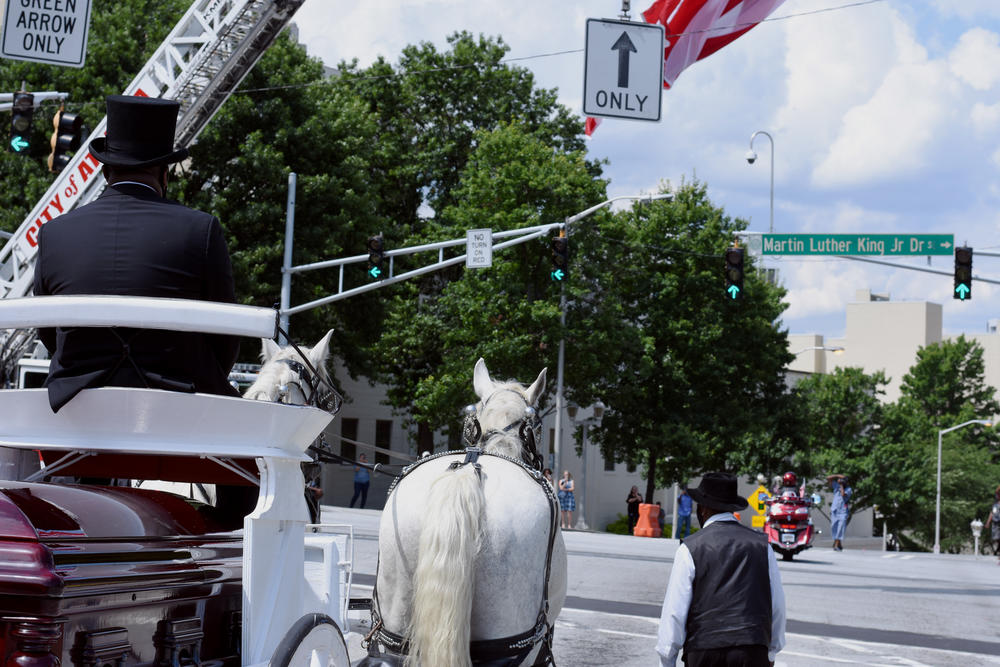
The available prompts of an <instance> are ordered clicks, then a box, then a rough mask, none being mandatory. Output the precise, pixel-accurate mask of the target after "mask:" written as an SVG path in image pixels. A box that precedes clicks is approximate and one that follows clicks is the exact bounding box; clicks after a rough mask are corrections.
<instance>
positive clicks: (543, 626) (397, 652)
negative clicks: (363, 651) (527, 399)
mask: <svg viewBox="0 0 1000 667" xmlns="http://www.w3.org/2000/svg"><path fill="white" fill-rule="evenodd" d="M516 424H521V422H515V425H516ZM477 426H478V422H477ZM510 428H512V427H511V426H508V427H507V428H506V429H504V430H510ZM522 430H523V426H522ZM526 444H527V443H526ZM456 453H459V452H455V451H451V452H440V453H438V454H434V455H432V456H427V457H424V458H422V459H420V460H419V461H417V462H415V463H413V464H412V465H410V466H408V467H407V468H405V469H404V470H403V472H402V474H400V475H399V476H398V477H397V478H396V479H395V480H393V483H392V485H391V486H390V487H389V492H388V494H387V495H388V496H391V495H392V492H393V491H394V490H395V488H396V486H397V485H398V484H399V482H400V480H402V479H403V478H404V477H406V475H408V474H409V473H411V472H412V471H413V470H414V469H415V468H416V467H417V466H420V465H423V464H424V463H426V462H428V461H431V460H433V459H438V458H441V457H442V456H451V455H454V454H456ZM483 456H492V457H495V458H498V459H503V460H505V461H509V462H511V463H513V464H515V465H517V466H518V467H520V468H521V470H523V471H524V472H525V474H527V475H528V476H529V477H530V478H531V479H532V480H534V481H535V482H536V483H537V484H538V485H539V486H540V487H541V488H542V491H543V492H544V493H545V496H546V498H547V499H548V501H549V540H548V546H547V548H546V552H545V578H544V580H543V581H542V600H541V605H540V608H539V611H538V616H537V618H536V619H535V625H534V626H533V627H532V628H531V629H530V630H527V631H525V632H522V633H521V634H518V635H514V636H511V637H502V638H499V639H477V640H473V641H471V642H469V655H470V657H471V659H472V664H473V665H474V666H475V667H515V666H516V665H520V664H521V663H522V662H523V661H524V660H525V658H527V657H528V655H529V654H530V653H531V651H532V650H533V649H534V648H535V646H536V645H538V644H542V648H541V650H540V651H539V653H538V656H537V657H536V659H535V661H534V663H533V665H532V667H544V666H546V665H548V666H552V667H554V666H555V659H554V657H553V655H552V633H553V630H554V628H553V627H552V626H550V625H549V624H548V619H547V615H548V611H549V576H550V575H551V573H552V550H553V547H554V546H555V538H556V529H557V525H558V524H557V521H558V518H559V517H558V512H557V511H556V507H557V506H558V501H557V499H556V496H555V492H554V491H553V490H552V485H551V484H549V483H548V481H547V480H546V479H545V478H544V477H543V476H542V473H541V471H540V470H538V469H536V468H533V467H531V466H529V465H528V464H526V463H524V462H523V461H520V460H518V459H515V458H512V457H509V456H504V455H503V454H492V453H488V452H484V451H482V450H481V449H480V448H478V447H468V448H467V449H466V450H465V460H464V461H455V462H453V463H452V464H451V465H450V466H448V468H449V470H456V469H458V468H461V467H464V466H466V465H471V466H472V467H473V469H474V470H475V471H476V475H477V477H478V478H479V479H480V481H481V480H482V465H481V464H480V463H479V459H480V457H483ZM375 579H376V582H377V581H378V571H377V569H376V574H375ZM362 646H364V647H366V648H368V657H367V658H366V659H365V660H364V661H362V662H361V667H401V666H402V665H403V663H404V661H405V659H406V656H407V654H408V653H409V642H408V641H407V640H406V637H403V636H402V635H399V634H396V633H395V632H392V631H391V630H387V629H386V628H385V626H384V625H383V623H382V617H381V615H380V613H379V604H378V585H377V583H376V587H375V588H374V589H373V590H372V630H371V632H369V633H368V636H367V637H365V640H364V641H363V642H362Z"/></svg>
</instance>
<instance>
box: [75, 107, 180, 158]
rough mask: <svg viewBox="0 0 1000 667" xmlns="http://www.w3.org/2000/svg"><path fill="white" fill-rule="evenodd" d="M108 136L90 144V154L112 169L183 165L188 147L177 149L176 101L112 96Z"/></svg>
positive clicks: (177, 108)
mask: <svg viewBox="0 0 1000 667" xmlns="http://www.w3.org/2000/svg"><path fill="white" fill-rule="evenodd" d="M107 104H108V128H107V136H106V137H98V138H97V139H94V140H93V141H91V142H90V152H91V153H92V154H93V156H94V157H96V158H97V159H98V160H100V161H101V162H103V163H104V164H106V165H109V166H112V167H151V166H153V165H158V164H170V163H171V162H180V161H181V160H183V159H184V158H186V157H187V155H188V151H187V149H186V148H175V147H174V130H175V129H176V127H177V112H178V111H179V110H180V108H181V105H180V104H179V103H177V102H175V101H173V100H164V99H159V98H152V97H132V96H129V95H109V96H108V100H107Z"/></svg>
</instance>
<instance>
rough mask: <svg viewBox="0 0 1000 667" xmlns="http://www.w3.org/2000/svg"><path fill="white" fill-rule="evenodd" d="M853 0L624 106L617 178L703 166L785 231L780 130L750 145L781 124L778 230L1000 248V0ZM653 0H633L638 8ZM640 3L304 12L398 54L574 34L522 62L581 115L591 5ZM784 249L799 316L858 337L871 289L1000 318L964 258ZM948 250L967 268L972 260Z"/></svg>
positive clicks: (614, 163)
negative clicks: (646, 116)
mask: <svg viewBox="0 0 1000 667" xmlns="http://www.w3.org/2000/svg"><path fill="white" fill-rule="evenodd" d="M851 1H852V0H786V2H785V3H784V5H782V6H781V7H780V8H779V9H778V10H777V11H776V12H775V13H774V14H773V15H772V18H780V17H788V18H787V19H784V20H773V21H768V22H766V23H762V24H761V25H758V26H757V27H756V28H754V29H753V30H751V31H750V32H749V33H748V34H746V35H744V36H743V37H741V38H740V39H739V40H737V41H736V42H734V43H733V44H731V45H730V46H728V47H726V48H725V49H723V50H721V51H719V52H718V53H716V54H714V55H713V56H711V57H709V58H707V59H705V60H703V61H701V62H699V63H696V64H694V65H693V66H691V67H690V68H689V69H687V70H686V71H684V72H683V73H682V74H681V75H680V77H679V78H678V79H677V81H676V82H675V84H674V86H673V88H671V89H670V90H665V91H663V98H662V102H663V116H662V119H661V120H660V121H659V122H655V123H654V122H642V121H628V120H616V119H608V120H605V121H604V122H603V124H602V125H601V126H600V127H599V128H598V129H597V132H596V133H595V135H594V138H593V139H592V140H591V141H590V143H589V145H588V148H589V153H590V156H591V157H592V158H605V159H607V160H608V161H609V164H608V165H607V166H606V168H605V175H606V176H607V177H608V178H610V179H611V184H610V186H609V193H610V195H611V196H617V195H628V194H636V193H639V192H648V191H651V190H654V189H656V187H657V185H658V184H659V183H660V182H663V181H667V182H670V183H679V182H680V181H681V180H682V179H686V180H690V179H691V178H692V177H697V178H698V179H699V180H701V181H703V182H705V183H706V184H707V185H708V188H709V193H710V196H711V198H712V200H713V201H714V202H715V203H716V204H717V205H720V206H722V207H724V208H725V209H726V212H727V213H728V214H729V215H731V216H734V217H741V218H746V219H749V220H750V230H751V231H756V232H766V231H767V230H768V223H769V212H768V203H769V190H770V164H769V163H770V146H769V145H768V142H767V139H766V138H765V137H758V138H757V140H756V141H755V142H754V148H755V149H756V151H757V153H758V155H759V158H758V160H757V162H756V163H755V164H754V165H752V166H751V165H749V164H747V162H746V160H745V154H746V152H747V149H748V147H749V145H748V144H749V139H750V135H751V134H752V133H753V132H754V131H756V130H764V131H767V132H768V133H770V134H771V135H772V136H773V137H774V206H775V212H774V227H775V232H785V233H810V232H812V233H824V232H830V233H833V232H837V233H854V232H857V233H868V234H876V233H882V234H887V233H903V234H906V233H938V234H954V235H955V240H956V242H957V243H959V244H961V243H968V244H969V245H971V246H973V247H974V248H975V249H977V250H983V251H991V252H996V253H1000V234H998V232H1000V2H998V1H997V0H884V1H880V2H874V3H871V4H867V5H862V6H854V7H845V8H842V9H836V10H833V11H818V12H817V10H824V9H828V8H829V9H832V8H837V7H841V6H843V5H846V4H851ZM650 4H652V0H648V1H646V0H641V1H639V2H633V3H632V18H633V20H639V19H640V13H641V11H642V10H644V9H646V8H647V7H648V6H649V5H650ZM620 7H621V3H620V1H615V0H601V1H600V2H597V1H596V0H576V1H575V2H552V1H548V2H546V1H543V2H538V1H537V0H532V1H527V0H507V1H506V2H503V3H481V2H471V1H469V0H370V1H368V2H363V3H340V2H338V3H333V2H330V1H329V0H306V3H305V4H304V6H303V7H302V9H300V10H299V13H298V15H297V17H296V23H297V24H298V26H299V30H300V38H301V40H302V41H303V42H304V43H305V44H306V46H307V48H308V49H309V52H310V54H311V55H314V56H317V57H319V58H322V59H323V60H324V62H326V63H327V64H328V65H331V66H333V65H336V63H337V62H339V61H340V60H344V59H347V60H349V59H351V58H357V59H358V60H359V62H360V63H361V64H362V65H366V64H368V63H370V62H372V61H373V60H374V59H375V58H376V57H377V56H378V55H383V56H385V57H386V58H387V59H388V60H390V61H391V62H395V61H396V60H397V58H398V55H399V52H400V50H401V49H402V48H403V47H404V46H405V45H407V44H411V43H416V42H420V41H430V42H433V43H435V44H437V45H438V46H439V48H444V47H445V45H446V41H445V38H446V36H447V35H449V34H451V33H453V32H454V31H456V30H468V31H470V32H472V33H474V34H479V33H482V34H487V35H500V36H502V37H503V39H504V41H505V42H506V43H507V44H508V45H509V46H510V47H511V50H510V53H509V57H510V58H526V57H530V56H541V55H543V54H550V53H554V52H564V51H570V52H571V53H564V54H562V55H553V56H547V57H537V58H530V59H528V60H523V61H519V62H518V64H520V65H522V66H525V67H528V68H529V69H531V70H532V71H533V72H534V73H535V75H536V79H537V82H538V84H539V85H540V86H543V87H546V88H556V89H558V91H559V96H560V100H561V102H562V103H563V104H565V105H566V106H567V107H569V108H570V109H571V110H573V111H575V112H577V113H580V112H581V109H582V94H583V53H582V49H583V45H584V34H585V24H586V20H587V19H588V18H615V17H617V15H618V14H619V13H620ZM807 12H815V13H811V14H805V13H807ZM802 14H805V15H802ZM794 15H799V16H794ZM595 203H596V202H595ZM893 261H897V260H893ZM898 261H900V263H905V262H909V263H911V264H914V265H917V266H923V267H926V266H928V260H927V259H926V258H923V257H921V258H913V259H909V260H898ZM765 264H766V265H767V266H773V267H776V268H778V269H779V272H780V277H781V281H782V283H783V284H784V285H785V287H786V288H787V289H788V291H789V293H788V297H787V301H788V303H789V308H788V310H787V311H786V312H785V315H784V318H783V321H784V324H785V325H786V327H787V328H788V329H789V331H790V332H792V333H820V334H824V335H826V336H831V337H835V336H839V335H842V334H843V328H844V307H845V305H846V304H847V303H849V302H851V301H853V300H854V295H855V291H856V290H858V289H871V290H872V291H873V292H876V293H890V294H891V295H892V298H893V300H908V301H933V302H937V303H941V304H943V305H944V328H945V331H946V333H961V332H968V333H978V332H983V331H985V330H986V326H987V322H988V320H990V319H994V318H1000V308H998V307H997V306H998V302H1000V285H995V286H994V285H988V284H985V283H982V282H977V283H975V284H974V288H973V289H974V291H973V299H972V300H971V301H969V302H964V303H963V302H959V301H956V300H953V299H952V298H951V290H952V279H951V276H950V275H947V276H944V275H942V276H938V275H933V274H928V273H922V272H916V271H910V270H902V269H895V268H890V267H881V266H874V265H870V264H864V263H861V262H855V261H849V260H840V259H826V258H821V257H805V258H791V257H786V258H783V259H777V258H776V259H767V260H766V261H765ZM930 266H931V268H935V269H940V270H944V271H947V272H949V273H950V272H951V269H952V259H951V258H950V257H936V258H934V259H933V260H932V261H931V264H930ZM720 273H721V272H720ZM974 274H975V275H977V276H981V277H984V278H990V279H997V280H1000V257H997V258H991V257H986V256H982V255H980V256H977V257H976V259H975V262H974ZM720 297H721V290H720Z"/></svg>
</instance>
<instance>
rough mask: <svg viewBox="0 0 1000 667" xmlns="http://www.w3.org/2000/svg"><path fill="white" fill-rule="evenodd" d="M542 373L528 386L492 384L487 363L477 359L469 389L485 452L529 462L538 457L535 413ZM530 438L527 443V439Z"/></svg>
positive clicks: (536, 415) (541, 387)
mask: <svg viewBox="0 0 1000 667" xmlns="http://www.w3.org/2000/svg"><path fill="white" fill-rule="evenodd" d="M545 371H546V369H544V368H543V369H542V372H541V373H539V374H538V377H537V378H536V379H535V381H534V382H533V383H532V384H531V386H530V387H528V388H525V387H524V385H522V384H519V383H517V382H495V381H494V380H493V379H492V378H490V372H489V370H487V368H486V362H485V361H483V360H482V359H480V360H479V361H477V362H476V368H475V370H474V371H473V374H472V386H473V388H474V389H475V391H476V396H478V397H479V403H478V404H477V405H476V406H475V418H476V419H477V420H478V422H479V427H480V429H481V431H482V447H483V449H484V451H488V452H492V453H496V454H504V455H506V456H510V457H512V458H517V459H522V460H528V455H529V454H532V455H537V454H535V453H534V452H531V451H527V450H526V447H527V449H529V450H533V449H534V448H535V447H537V446H538V444H540V443H539V442H538V440H539V434H540V432H541V420H540V419H539V418H538V414H537V413H536V412H535V406H536V404H537V403H538V399H539V397H540V396H541V395H542V393H543V392H544V391H545ZM529 439H530V443H529V442H528V440H529Z"/></svg>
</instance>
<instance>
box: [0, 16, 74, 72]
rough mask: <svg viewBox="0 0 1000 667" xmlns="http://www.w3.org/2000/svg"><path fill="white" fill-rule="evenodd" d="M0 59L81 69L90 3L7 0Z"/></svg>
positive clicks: (0, 41) (0, 42)
mask: <svg viewBox="0 0 1000 667" xmlns="http://www.w3.org/2000/svg"><path fill="white" fill-rule="evenodd" d="M3 18H4V20H3V36H2V37H0V57H4V58H12V59H14V60H28V61H31V62H38V63H48V64H50V65H64V66H68V67H83V63H84V61H85V60H86V59H87V33H88V32H89V28H90V0H7V6H6V8H5V10H4V17H3Z"/></svg>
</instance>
